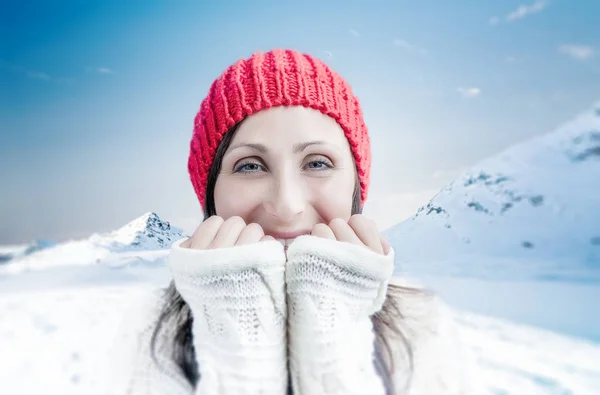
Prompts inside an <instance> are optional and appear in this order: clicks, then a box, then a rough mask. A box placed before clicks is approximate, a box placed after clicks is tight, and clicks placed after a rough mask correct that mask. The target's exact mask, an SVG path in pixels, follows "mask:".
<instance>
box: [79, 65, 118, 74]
mask: <svg viewBox="0 0 600 395" xmlns="http://www.w3.org/2000/svg"><path fill="white" fill-rule="evenodd" d="M85 70H86V71H87V72H88V73H98V74H114V73H115V72H114V70H113V69H111V68H108V67H104V66H100V67H86V68H85Z"/></svg>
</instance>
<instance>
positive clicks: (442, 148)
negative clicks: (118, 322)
mask: <svg viewBox="0 0 600 395" xmlns="http://www.w3.org/2000/svg"><path fill="white" fill-rule="evenodd" d="M216 3H217V2H207V1H206V2H203V1H195V2H191V1H177V2H167V1H145V2H142V1H135V2H133V1H132V2H122V1H119V2H109V1H102V2H88V1H86V2H84V1H78V2H60V3H59V2H49V1H48V2H31V1H29V2H13V4H12V5H6V4H5V5H3V6H2V7H3V10H2V14H3V22H2V23H1V24H0V32H1V37H2V41H1V42H0V45H1V46H0V81H1V85H2V89H1V94H0V98H1V103H2V105H1V107H0V133H1V135H0V185H2V192H1V193H0V217H1V218H2V221H0V244H6V243H18V242H25V241H29V240H31V239H34V238H47V239H53V240H64V239H66V238H74V237H85V236H87V235H89V234H90V233H93V232H102V231H107V230H112V229H114V228H116V227H119V226H121V225H123V224H124V223H126V222H128V221H129V220H131V219H133V218H135V217H137V216H139V215H141V214H143V213H145V212H147V211H155V212H157V213H158V214H159V215H160V216H161V217H162V218H164V219H166V220H169V221H171V222H173V223H175V224H177V225H180V226H183V227H184V228H187V229H189V228H193V227H194V226H195V224H197V223H198V222H199V221H200V219H201V210H200V207H199V205H198V203H197V200H196V197H195V195H194V193H193V190H192V188H191V185H190V183H189V180H188V176H187V170H186V165H187V153H188V144H189V139H190V137H191V131H192V124H193V118H194V115H195V112H196V111H197V109H198V107H199V105H200V102H201V100H202V99H203V97H204V95H205V94H206V92H207V90H208V87H209V85H210V83H211V82H212V80H213V79H214V78H216V77H217V76H218V75H219V74H220V73H221V72H222V71H223V70H224V69H225V68H226V67H227V66H228V65H229V64H230V63H232V62H234V61H236V60H237V59H239V58H241V57H246V56H249V55H250V54H251V53H252V52H255V51H258V50H265V51H266V50H269V49H272V48H275V47H286V48H293V49H297V50H301V51H304V52H307V53H310V54H313V55H316V56H318V57H320V58H322V59H323V60H325V61H326V62H327V63H329V64H330V65H331V66H332V67H333V68H334V69H336V70H337V71H338V72H339V73H340V74H342V75H343V76H344V77H345V78H346V79H347V80H348V81H349V82H350V84H351V85H352V87H353V89H354V91H355V93H356V94H357V95H358V96H359V98H360V100H361V103H362V106H363V109H364V112H365V117H366V121H367V124H368V126H369V128H370V132H371V135H372V144H373V155H374V163H373V173H372V187H371V201H370V203H371V206H372V207H374V206H376V204H375V203H374V202H390V201H393V202H397V203H396V204H395V205H394V209H393V212H390V213H386V212H381V211H380V212H377V213H376V214H377V215H378V216H380V217H385V219H386V220H388V221H389V220H394V221H395V220H396V219H398V220H399V219H402V218H404V217H405V216H407V215H409V214H410V213H411V212H412V211H413V210H414V209H415V208H416V207H417V206H418V205H419V204H421V203H424V201H425V200H426V199H427V198H428V197H430V196H431V195H432V194H433V193H434V192H435V191H436V190H437V189H439V188H440V187H442V186H443V185H444V184H445V183H447V182H448V181H450V180H451V179H452V178H453V177H456V176H457V175H458V174H460V172H461V171H463V170H464V169H466V168H468V167H469V166H471V165H473V164H475V163H476V162H477V161H479V160H481V159H483V158H485V157H487V156H489V155H492V154H494V153H496V152H498V151H500V150H502V149H504V148H506V147H508V146H510V145H512V144H514V143H516V142H519V141H522V140H524V139H526V138H529V137H531V136H534V135H538V134H540V133H544V132H548V131H550V130H552V129H553V128H554V127H555V126H557V125H559V124H561V123H563V122H565V121H567V120H568V119H570V118H571V117H573V116H574V115H576V114H577V113H579V112H580V111H582V110H583V109H585V108H587V107H589V105H590V104H591V103H592V102H594V101H596V100H598V99H600V24H598V23H597V21H598V15H600V2H598V1H595V0H589V1H566V0H562V1H558V0H548V1H540V0H537V1H536V0H527V1H525V2H519V1H512V0H495V1H486V2H475V1H465V0H457V1H452V2H450V1H442V0H438V1H394V2H391V1H373V2H370V3H367V2H365V1H335V2H334V1H323V2H320V1H319V2H317V1H303V2H297V3H291V2H281V1H261V2H248V1H246V2H242V1H221V2H219V3H218V4H216ZM377 206H379V207H383V205H378V204H377ZM386 210H387V209H386ZM368 211H369V203H367V212H368ZM372 212H373V213H375V212H376V210H372ZM380 223H381V224H384V222H381V221H380ZM385 225H388V223H385Z"/></svg>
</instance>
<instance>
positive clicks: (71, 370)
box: [0, 281, 600, 395]
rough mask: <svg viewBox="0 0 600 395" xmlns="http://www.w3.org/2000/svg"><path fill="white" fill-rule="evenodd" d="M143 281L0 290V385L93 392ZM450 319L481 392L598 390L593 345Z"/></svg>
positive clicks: (18, 390) (16, 391) (472, 319)
mask: <svg viewBox="0 0 600 395" xmlns="http://www.w3.org/2000/svg"><path fill="white" fill-rule="evenodd" d="M150 289H151V284H150V283H146V282H140V281H133V282H130V283H127V284H121V285H118V286H117V285H113V286H89V287H65V288H62V289H55V290H48V291H42V292H41V291H32V292H13V293H8V294H6V293H3V292H2V291H1V290H0V350H2V353H1V354H0V393H3V394H11V395H21V394H22V395H25V394H31V395H33V394H45V395H54V394H56V395H71V394H85V395H95V394H101V393H102V392H101V389H102V381H103V375H104V374H105V369H106V366H107V363H108V361H107V360H106V359H105V358H106V355H107V351H108V350H109V349H110V348H111V343H112V339H113V338H114V336H115V334H116V333H117V330H118V327H119V324H120V318H121V316H122V315H123V314H125V313H126V312H128V311H130V308H131V307H130V306H131V303H132V301H133V300H136V299H138V298H140V297H141V296H142V295H144V294H145V293H146V292H149V291H150ZM456 320H457V322H458V323H459V325H460V327H461V328H462V330H463V332H464V336H465V338H466V339H467V340H468V346H469V347H470V348H471V349H472V350H473V352H474V353H475V355H476V356H477V358H478V360H479V363H480V365H481V367H482V376H481V377H480V379H481V380H482V381H483V382H484V383H485V384H486V387H487V390H488V391H487V392H485V394H490V395H497V394H505V395H535V394H574V395H597V394H599V393H600V364H598V361H600V346H599V345H597V344H593V343H588V342H584V341H580V340H575V339H570V338H568V337H564V336H558V335H555V334H552V333H549V332H546V331H543V330H539V329H536V328H531V327H527V326H523V325H516V324H513V323H510V322H507V321H502V320H498V319H493V318H488V317H482V316H478V315H473V314H469V313H464V312H457V314H456ZM474 395H475V394H474ZM477 395H479V394H477Z"/></svg>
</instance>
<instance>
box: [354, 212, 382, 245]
mask: <svg viewBox="0 0 600 395" xmlns="http://www.w3.org/2000/svg"><path fill="white" fill-rule="evenodd" d="M348 225H349V226H350V227H351V228H352V230H354V233H356V236H358V238H359V239H360V241H362V243H363V244H364V245H366V246H367V247H368V248H370V249H371V250H373V251H375V252H376V253H378V254H383V247H382V246H381V237H380V236H379V232H378V231H377V226H376V225H375V222H373V221H371V220H370V219H368V218H367V217H365V216H364V215H360V214H356V215H353V216H352V217H350V219H349V220H348Z"/></svg>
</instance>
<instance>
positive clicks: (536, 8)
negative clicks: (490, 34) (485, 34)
mask: <svg viewBox="0 0 600 395" xmlns="http://www.w3.org/2000/svg"><path fill="white" fill-rule="evenodd" d="M547 5H548V1H547V0H536V1H535V2H534V3H532V4H521V5H519V6H518V7H517V9H515V10H514V11H511V12H509V13H508V14H507V15H506V16H505V17H504V20H505V21H506V22H514V21H516V20H519V19H523V18H525V17H527V16H529V15H532V14H537V13H538V12H542V11H543V10H544V9H545V8H546V6H547ZM501 20H502V19H501V18H500V17H498V16H492V17H491V18H490V19H489V24H490V25H492V26H496V25H498V24H499V23H500V22H501Z"/></svg>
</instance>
